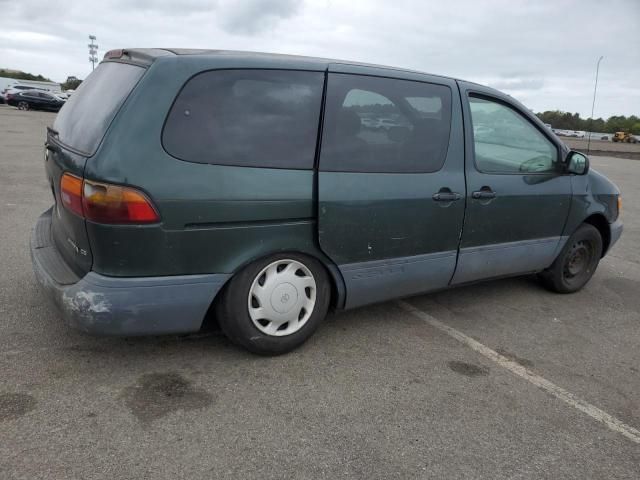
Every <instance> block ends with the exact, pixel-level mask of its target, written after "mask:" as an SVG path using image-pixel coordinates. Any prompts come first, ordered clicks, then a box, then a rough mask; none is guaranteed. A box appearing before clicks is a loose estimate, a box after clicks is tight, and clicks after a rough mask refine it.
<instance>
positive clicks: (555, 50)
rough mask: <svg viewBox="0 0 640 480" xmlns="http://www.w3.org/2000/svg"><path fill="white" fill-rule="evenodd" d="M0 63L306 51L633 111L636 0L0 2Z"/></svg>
mask: <svg viewBox="0 0 640 480" xmlns="http://www.w3.org/2000/svg"><path fill="white" fill-rule="evenodd" d="M0 12H2V14H1V17H0V68H12V69H18V70H23V71H27V72H30V73H34V74H42V75H44V76H45V77H49V78H51V79H52V80H55V81H60V82H61V81H64V80H65V79H66V78H67V76H68V75H74V76H76V77H78V78H85V77H86V76H87V75H88V74H89V73H90V72H91V64H90V63H89V59H88V57H89V53H88V47H87V44H88V42H89V40H88V38H87V37H88V35H89V34H94V35H95V36H96V37H97V44H98V45H99V52H98V56H99V57H100V58H102V56H103V55H104V53H105V52H106V51H108V50H110V49H115V48H123V47H125V48H126V47H190V48H214V49H231V50H252V51H266V52H276V53H289V54H297V55H311V56H321V57H330V58H339V59H344V60H354V61H359V62H368V63H377V64H382V65H390V66H395V67H403V68H410V69H415V70H421V71H424V72H428V73H433V74H439V75H446V76H452V77H456V78H461V79H465V80H470V81H474V82H478V83H481V84H484V85H489V86H492V87H495V88H497V89H499V90H502V91H504V92H506V93H508V94H510V95H512V96H513V97H515V98H517V99H518V100H520V101H521V102H523V103H524V104H525V105H526V106H527V107H529V108H530V109H532V110H534V111H536V112H538V111H545V110H556V109H558V110H564V111H569V112H572V113H573V112H578V113H580V115H581V116H582V117H585V118H586V117H589V116H590V114H591V103H592V99H593V87H594V81H595V71H596V63H597V61H598V58H599V57H600V56H601V55H602V56H604V59H603V60H602V62H601V65H600V75H599V79H598V93H597V99H596V105H595V113H594V117H596V118H597V117H603V118H607V117H609V116H611V115H632V114H635V115H637V116H640V0H608V1H604V0H602V1H592V0H580V1H573V0H552V1H549V0H530V1H526V0H521V1H520V0H510V1H508V0H477V1H473V0H448V1H447V0H439V1H432V0H421V1H419V0H415V1H411V0H368V1H365V0H342V1H339V0H244V1H243V0H157V1H153V0H129V1H127V0H94V1H86V0H85V1H77V0H56V1H53V2H52V1H51V0H20V1H15V0H0Z"/></svg>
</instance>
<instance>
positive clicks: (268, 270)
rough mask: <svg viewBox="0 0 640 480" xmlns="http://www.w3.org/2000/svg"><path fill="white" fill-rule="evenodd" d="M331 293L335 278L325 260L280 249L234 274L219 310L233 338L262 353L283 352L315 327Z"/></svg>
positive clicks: (226, 331) (232, 339)
mask: <svg viewBox="0 0 640 480" xmlns="http://www.w3.org/2000/svg"><path fill="white" fill-rule="evenodd" d="M330 297H331V286H330V283H329V278H328V275H327V273H326V271H325V269H324V267H323V266H322V265H321V264H320V262H318V261H317V260H315V259H313V258H311V257H307V256H306V255H299V254H293V253H291V254H279V255H274V256H272V257H269V258H267V259H263V260H260V261H257V262H254V263H252V264H250V265H248V266H246V267H245V268H243V269H242V270H241V271H240V272H238V273H237V274H236V275H234V277H233V278H232V279H231V280H230V281H229V283H228V285H226V286H225V288H224V291H223V292H222V295H221V297H220V298H219V299H218V301H217V304H216V314H217V318H218V322H219V324H220V327H221V328H222V331H223V332H224V333H225V334H226V335H227V337H229V339H230V340H231V341H232V342H234V343H236V344H238V345H241V346H243V347H244V348H246V349H247V350H249V351H251V352H253V353H257V354H260V355H279V354H282V353H286V352H289V351H291V350H293V349H294V348H296V347H298V346H299V345H301V344H302V343H303V342H304V341H306V340H307V339H308V338H309V337H310V336H311V335H312V334H313V333H314V332H315V330H316V329H317V328H318V326H319V325H320V323H321V322H322V320H323V319H324V317H325V316H326V314H327V310H328V309H329V301H330Z"/></svg>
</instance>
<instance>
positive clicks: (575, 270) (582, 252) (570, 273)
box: [564, 241, 592, 278]
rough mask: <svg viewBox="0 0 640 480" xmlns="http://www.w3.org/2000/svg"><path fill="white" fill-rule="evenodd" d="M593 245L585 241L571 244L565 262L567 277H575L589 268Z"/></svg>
mask: <svg viewBox="0 0 640 480" xmlns="http://www.w3.org/2000/svg"><path fill="white" fill-rule="evenodd" d="M591 256H592V251H591V245H590V244H589V243H587V242H585V241H580V242H576V243H574V244H573V245H572V246H571V250H569V255H567V260H566V261H565V264H564V275H565V278H573V277H575V276H577V275H580V274H581V273H583V272H584V271H585V270H587V269H588V268H589V264H590V263H591Z"/></svg>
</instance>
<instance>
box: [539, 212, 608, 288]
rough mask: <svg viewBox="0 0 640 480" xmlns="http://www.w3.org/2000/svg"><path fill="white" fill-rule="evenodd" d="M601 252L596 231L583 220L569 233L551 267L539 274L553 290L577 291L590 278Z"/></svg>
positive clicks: (599, 238)
mask: <svg viewBox="0 0 640 480" xmlns="http://www.w3.org/2000/svg"><path fill="white" fill-rule="evenodd" d="M601 256H602V237H601V236H600V232H598V229H597V228H596V227H594V226H593V225H589V224H587V223H584V224H582V225H581V226H580V227H579V228H578V229H577V230H576V231H575V232H574V234H573V235H571V237H569V240H568V241H567V243H566V245H565V246H564V248H563V249H562V251H561V252H560V255H558V257H557V258H556V260H555V261H554V262H553V264H552V265H551V267H549V268H548V269H547V270H545V271H544V272H542V273H541V274H540V275H539V277H540V278H541V280H542V282H543V283H544V285H545V286H546V287H547V288H548V289H550V290H552V291H554V292H558V293H573V292H577V291H578V290H580V289H581V288H582V287H584V286H585V285H586V284H587V282H588V281H589V280H590V279H591V277H592V276H593V274H594V273H595V271H596V268H597V267H598V263H599V262H600V257H601Z"/></svg>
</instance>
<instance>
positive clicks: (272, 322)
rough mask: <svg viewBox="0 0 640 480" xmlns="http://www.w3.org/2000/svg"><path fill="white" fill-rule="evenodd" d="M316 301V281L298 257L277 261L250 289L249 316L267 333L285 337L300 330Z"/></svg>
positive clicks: (259, 328) (268, 266)
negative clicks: (297, 259) (296, 258)
mask: <svg viewBox="0 0 640 480" xmlns="http://www.w3.org/2000/svg"><path fill="white" fill-rule="evenodd" d="M315 304H316V281H315V279H314V278H313V274H312V273H311V271H310V270H309V269H308V268H307V267H306V266H305V265H304V264H302V263H300V262H298V261H296V260H289V259H283V260H277V261H275V262H273V263H271V264H269V265H267V266H266V267H265V268H263V269H262V270H261V271H260V273H258V275H257V276H256V278H255V279H254V280H253V283H252V284H251V288H250V289H249V298H248V307H249V316H250V317H251V321H252V322H253V324H254V325H255V327H256V328H257V329H258V330H260V331H261V332H262V333H264V334H266V335H272V336H275V337H283V336H285V335H291V334H292V333H295V332H297V331H298V330H300V329H301V328H302V327H303V326H304V324H305V323H307V320H309V317H311V314H312V313H313V307H314V306H315Z"/></svg>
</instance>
